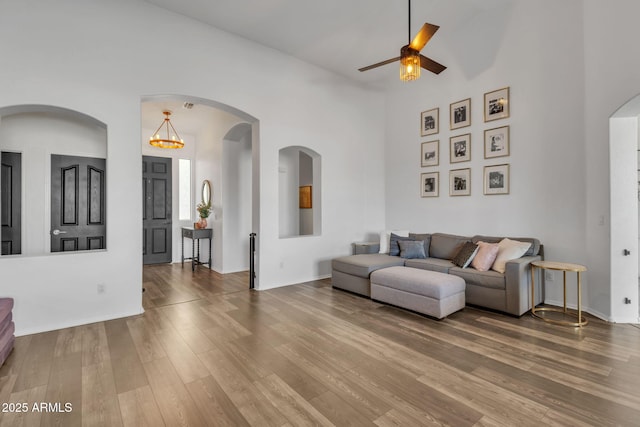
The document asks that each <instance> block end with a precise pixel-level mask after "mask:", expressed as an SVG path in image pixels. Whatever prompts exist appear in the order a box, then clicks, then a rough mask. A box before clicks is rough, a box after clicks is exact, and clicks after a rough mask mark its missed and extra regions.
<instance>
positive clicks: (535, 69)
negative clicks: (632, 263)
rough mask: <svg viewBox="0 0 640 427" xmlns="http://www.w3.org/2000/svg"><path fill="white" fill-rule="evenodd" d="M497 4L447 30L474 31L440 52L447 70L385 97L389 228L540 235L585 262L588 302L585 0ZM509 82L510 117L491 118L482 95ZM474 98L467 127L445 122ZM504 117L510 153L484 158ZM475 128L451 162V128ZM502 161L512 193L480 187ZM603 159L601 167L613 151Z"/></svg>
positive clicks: (553, 291) (565, 257)
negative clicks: (423, 155)
mask: <svg viewBox="0 0 640 427" xmlns="http://www.w3.org/2000/svg"><path fill="white" fill-rule="evenodd" d="M497 3H498V6H497V7H496V9H495V10H489V11H487V12H486V13H484V14H478V15H476V16H474V17H473V18H472V19H471V21H469V22H464V23H461V25H460V26H459V27H457V28H447V29H446V31H449V32H452V33H455V34H457V36H458V37H459V38H460V39H461V40H467V41H468V43H466V44H465V43H460V44H456V45H455V47H456V49H455V50H451V51H450V52H449V54H448V55H449V57H439V58H438V59H439V62H442V63H444V64H446V65H448V67H449V68H448V69H447V70H446V71H444V72H443V73H442V74H441V75H439V76H437V77H436V76H432V75H428V73H425V74H426V78H421V79H420V80H419V81H418V82H416V83H415V84H414V83H412V84H411V85H406V86H400V87H398V88H397V90H395V91H393V92H391V93H390V94H389V96H388V105H387V141H388V142H387V145H386V159H387V161H386V170H387V180H386V194H387V198H386V206H387V208H386V212H387V227H388V228H401V229H407V228H408V229H410V230H412V231H415V232H448V233H455V234H461V235H474V234H486V235H497V236H513V237H517V236H532V237H537V238H539V239H540V241H541V242H542V243H543V244H544V246H545V255H546V258H547V259H550V260H558V261H565V262H574V263H580V264H585V265H587V266H588V268H589V273H588V274H586V275H585V281H584V282H585V286H584V287H585V290H584V293H585V296H584V297H583V301H589V302H591V301H592V300H591V299H590V297H591V295H592V294H593V292H599V289H598V287H599V286H600V285H599V282H598V280H599V279H600V277H601V276H602V272H598V271H597V270H598V268H599V265H597V264H594V263H592V260H591V258H590V257H589V256H588V253H587V247H588V245H587V224H586V221H587V215H586V207H587V194H588V193H589V194H590V193H591V188H589V187H588V186H587V182H586V176H587V171H588V169H586V168H585V155H586V150H585V144H584V141H585V130H584V129H585V118H584V101H585V95H584V80H585V77H584V68H583V66H584V53H583V52H584V49H583V34H584V31H583V25H582V1H579V0H571V1H563V2H557V1H552V0H544V1H538V2H530V1H523V0H516V1H508V2H497ZM603 31H604V32H606V29H602V28H600V29H598V33H601V32H603ZM495 34H499V38H497V39H494V35H495ZM478 40H480V41H481V42H478ZM423 77H424V75H423ZM505 86H509V87H510V101H511V117H510V118H508V119H504V120H499V121H492V122H489V123H485V122H484V119H483V95H484V93H485V92H489V91H492V90H495V89H499V88H502V87H505ZM469 97H470V98H471V110H472V114H471V118H472V125H471V126H470V127H467V128H464V129H458V130H456V131H450V130H449V104H450V103H453V102H457V101H459V100H462V99H465V98H469ZM435 107H439V108H440V132H439V134H438V135H436V138H432V137H426V138H425V137H422V138H421V137H420V134H419V118H420V112H421V111H424V110H429V109H431V108H435ZM605 118H606V116H605ZM504 125H509V126H510V137H511V144H510V149H511V150H510V151H511V154H510V156H509V157H502V158H494V159H484V151H483V150H484V141H483V136H484V134H483V133H484V130H486V129H491V128H494V127H498V126H504ZM468 132H470V133H471V161H470V162H465V163H455V164H451V163H450V162H449V137H451V136H455V135H459V134H463V133H468ZM432 139H439V140H440V164H439V166H437V167H428V168H421V167H420V143H421V142H423V141H428V140H432ZM503 163H508V164H510V171H511V180H510V194H509V195H493V196H485V195H484V194H483V185H482V183H483V169H484V167H485V166H487V165H493V164H503ZM467 167H470V168H471V196H469V197H450V196H449V195H448V193H449V191H448V187H449V171H450V170H452V169H458V168H467ZM598 168H600V169H604V168H606V153H605V155H604V158H603V159H600V162H599V164H598ZM428 171H438V172H439V173H440V197H438V198H421V197H420V191H419V179H420V173H421V172H428ZM589 172H590V170H589ZM604 179H605V180H606V178H604ZM604 192H605V193H606V190H604ZM602 213H603V214H604V213H605V211H602ZM590 226H591V224H590ZM604 256H606V253H605V255H604ZM594 270H596V271H595V272H594ZM574 276H575V275H569V276H568V281H569V284H570V286H569V291H568V292H569V302H570V304H575V302H576V296H575V277H574ZM605 277H606V274H605ZM561 281H562V276H561V275H559V274H558V275H556V276H555V277H554V281H553V283H548V284H547V293H546V298H547V301H549V302H557V301H561V300H562V289H561V288H562V286H561ZM590 308H591V309H592V310H594V311H596V312H606V310H607V309H606V307H600V306H594V305H591V306H590Z"/></svg>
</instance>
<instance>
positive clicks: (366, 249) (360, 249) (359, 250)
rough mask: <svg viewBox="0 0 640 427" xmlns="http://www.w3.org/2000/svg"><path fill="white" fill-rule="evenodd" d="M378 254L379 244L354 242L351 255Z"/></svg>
mask: <svg viewBox="0 0 640 427" xmlns="http://www.w3.org/2000/svg"><path fill="white" fill-rule="evenodd" d="M378 252H380V242H356V243H354V244H353V254H354V255H360V254H377V253H378Z"/></svg>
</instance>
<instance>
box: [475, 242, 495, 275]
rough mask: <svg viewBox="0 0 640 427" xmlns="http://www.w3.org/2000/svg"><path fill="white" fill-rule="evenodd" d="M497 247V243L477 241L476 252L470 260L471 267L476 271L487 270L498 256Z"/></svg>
mask: <svg viewBox="0 0 640 427" xmlns="http://www.w3.org/2000/svg"><path fill="white" fill-rule="evenodd" d="M498 249H499V246H498V244H497V243H486V242H478V253H477V254H476V256H475V258H473V261H471V267H473V268H475V269H476V270H478V271H489V269H490V268H491V266H492V265H493V262H494V261H495V260H496V257H497V256H498Z"/></svg>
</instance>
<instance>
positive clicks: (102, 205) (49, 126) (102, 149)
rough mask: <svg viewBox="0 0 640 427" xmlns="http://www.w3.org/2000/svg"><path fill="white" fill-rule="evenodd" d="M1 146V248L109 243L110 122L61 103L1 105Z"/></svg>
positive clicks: (11, 251) (36, 249) (35, 251)
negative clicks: (108, 133)
mask: <svg viewBox="0 0 640 427" xmlns="http://www.w3.org/2000/svg"><path fill="white" fill-rule="evenodd" d="M0 152H2V159H3V161H2V163H3V167H2V169H3V173H2V177H3V178H2V181H3V186H2V194H1V196H2V197H1V199H0V200H1V201H0V205H1V206H0V208H1V209H2V213H3V214H2V225H3V227H2V231H1V232H0V238H1V240H2V254H3V255H5V256H7V255H12V256H13V255H22V256H39V255H44V254H48V253H51V252H66V251H77V250H91V249H106V247H107V238H106V237H107V236H106V217H107V215H106V199H107V197H106V191H107V190H106V179H107V176H106V157H107V126H106V124H104V123H102V122H101V121H99V120H96V119H95V118H93V117H91V116H88V115H86V114H83V113H80V112H78V111H74V110H69V109H66V108H62V107H57V106H50V105H15V106H9V107H4V108H1V109H0ZM56 168H57V169H56Z"/></svg>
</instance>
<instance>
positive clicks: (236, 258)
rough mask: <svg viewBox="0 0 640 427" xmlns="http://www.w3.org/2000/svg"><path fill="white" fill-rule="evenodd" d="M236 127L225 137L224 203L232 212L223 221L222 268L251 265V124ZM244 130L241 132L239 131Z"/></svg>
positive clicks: (228, 271)
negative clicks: (230, 134) (230, 136)
mask: <svg viewBox="0 0 640 427" xmlns="http://www.w3.org/2000/svg"><path fill="white" fill-rule="evenodd" d="M238 126H240V127H237V126H236V127H235V128H233V129H232V130H231V131H230V132H231V133H233V134H234V135H232V137H233V139H226V138H229V133H228V134H227V135H226V138H225V140H224V141H223V156H222V171H223V175H222V195H221V198H222V200H223V203H222V205H223V206H224V210H225V211H226V212H228V213H229V214H228V215H226V216H225V217H224V220H223V223H222V235H221V238H222V246H223V248H224V250H223V254H222V255H223V258H222V272H223V273H230V272H235V271H246V270H248V269H249V234H250V233H251V232H252V227H251V216H252V203H251V191H252V187H251V175H252V170H251V169H252V168H251V127H250V126H249V125H247V124H242V125H238ZM238 132H241V134H240V135H236V134H237V133H238Z"/></svg>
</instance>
